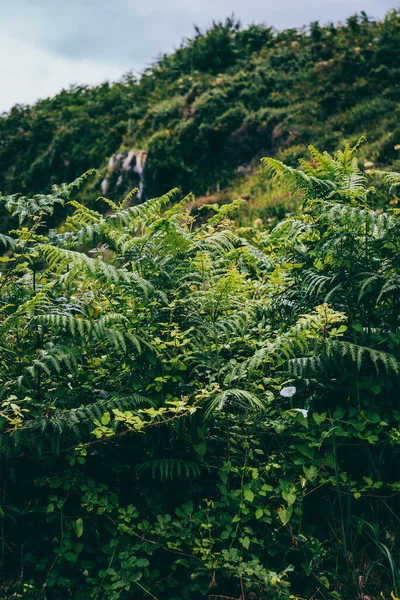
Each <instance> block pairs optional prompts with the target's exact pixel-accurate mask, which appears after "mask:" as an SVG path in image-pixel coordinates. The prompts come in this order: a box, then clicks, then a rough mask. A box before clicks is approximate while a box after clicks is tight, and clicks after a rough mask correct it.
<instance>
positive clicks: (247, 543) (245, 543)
mask: <svg viewBox="0 0 400 600" xmlns="http://www.w3.org/2000/svg"><path fill="white" fill-rule="evenodd" d="M239 542H240V543H241V544H242V546H243V548H246V550H248V549H249V547H250V538H249V537H248V536H247V535H246V536H245V537H244V538H239Z"/></svg>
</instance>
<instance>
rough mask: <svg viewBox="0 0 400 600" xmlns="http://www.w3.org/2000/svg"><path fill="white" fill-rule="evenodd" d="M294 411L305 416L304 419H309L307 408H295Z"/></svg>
mask: <svg viewBox="0 0 400 600" xmlns="http://www.w3.org/2000/svg"><path fill="white" fill-rule="evenodd" d="M293 410H295V411H297V412H299V413H301V414H302V415H303V417H304V418H305V419H307V416H308V410H306V409H305V408H294V409H293Z"/></svg>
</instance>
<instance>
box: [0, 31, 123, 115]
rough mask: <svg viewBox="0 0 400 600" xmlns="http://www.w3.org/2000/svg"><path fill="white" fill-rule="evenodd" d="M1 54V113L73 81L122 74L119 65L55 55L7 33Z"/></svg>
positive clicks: (0, 44) (0, 39) (91, 81)
mask: <svg viewBox="0 0 400 600" xmlns="http://www.w3.org/2000/svg"><path fill="white" fill-rule="evenodd" d="M0 55H1V57H2V59H1V65H0V81H1V88H0V113H1V112H2V111H5V110H8V109H9V108H10V107H11V106H13V105H14V104H16V103H18V104H31V103H33V102H35V101H36V100H37V99H38V98H46V97H48V96H51V95H53V94H55V93H57V92H58V91H60V90H61V89H62V88H63V87H64V88H68V87H69V85H70V84H74V83H85V84H96V83H100V82H101V81H104V80H106V79H109V80H115V79H118V78H119V77H120V76H121V68H120V67H118V66H117V65H115V64H112V65H107V64H100V63H98V62H94V61H90V60H81V61H74V60H71V59H69V58H64V57H62V56H51V55H49V53H48V52H47V51H46V50H41V49H40V48H36V47H35V46H33V45H31V44H29V43H27V42H24V41H21V40H18V39H16V38H13V37H12V36H10V35H7V34H3V35H1V36H0Z"/></svg>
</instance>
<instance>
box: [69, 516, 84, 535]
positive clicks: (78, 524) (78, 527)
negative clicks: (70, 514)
mask: <svg viewBox="0 0 400 600" xmlns="http://www.w3.org/2000/svg"><path fill="white" fill-rule="evenodd" d="M72 526H73V528H74V531H75V533H76V537H78V538H80V537H81V535H82V533H83V520H82V519H77V520H76V521H74V522H73V524H72Z"/></svg>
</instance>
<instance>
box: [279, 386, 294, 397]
mask: <svg viewBox="0 0 400 600" xmlns="http://www.w3.org/2000/svg"><path fill="white" fill-rule="evenodd" d="M296 391H297V390H296V388H295V387H294V386H289V387H284V388H282V389H281V391H280V392H279V393H280V395H281V396H283V397H284V398H291V397H292V396H294V395H295V393H296Z"/></svg>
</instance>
